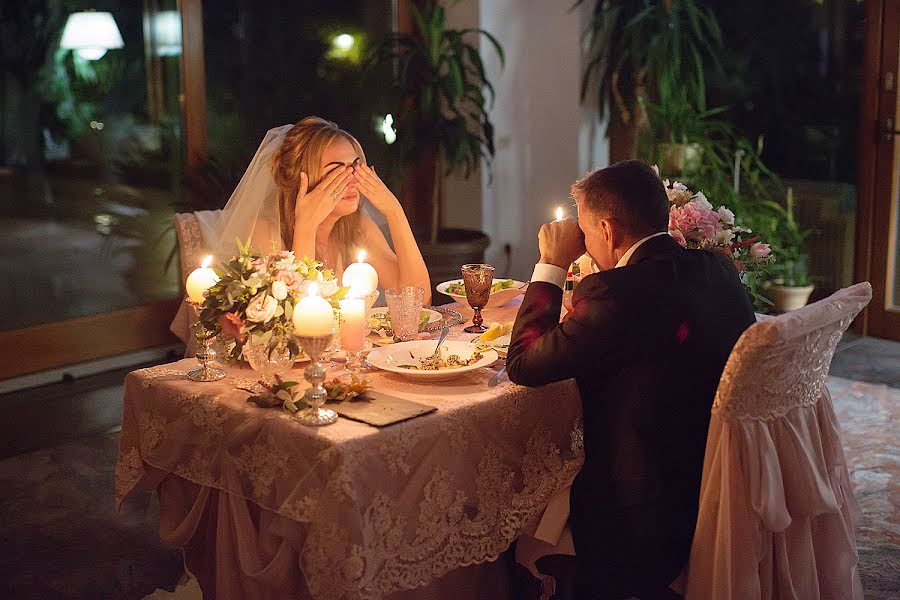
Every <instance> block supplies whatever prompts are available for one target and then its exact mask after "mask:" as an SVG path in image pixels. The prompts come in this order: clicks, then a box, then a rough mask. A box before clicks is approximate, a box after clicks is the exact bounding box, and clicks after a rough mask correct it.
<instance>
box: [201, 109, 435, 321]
mask: <svg viewBox="0 0 900 600" xmlns="http://www.w3.org/2000/svg"><path fill="white" fill-rule="evenodd" d="M360 193H362V195H363V196H365V198H366V199H367V200H368V201H369V203H370V204H371V205H372V206H373V207H374V208H375V209H376V210H378V211H379V212H380V213H381V214H382V215H384V218H385V219H386V221H387V226H388V229H389V231H390V234H391V240H392V241H393V244H394V250H391V247H390V245H389V244H388V242H387V240H386V239H385V237H384V234H382V232H381V230H380V229H379V228H378V225H376V224H375V221H373V220H372V217H370V216H369V215H368V214H367V213H366V211H365V210H364V209H363V207H362V204H361V202H360ZM214 240H215V241H214V242H213V250H214V251H215V252H216V255H217V256H218V257H220V258H221V257H230V256H233V255H234V254H236V253H237V245H236V240H241V241H242V242H245V243H246V241H247V240H250V242H251V243H252V245H253V247H254V248H255V249H256V250H258V251H259V252H262V253H263V254H266V253H269V252H271V251H273V250H281V249H284V250H293V251H294V255H295V256H297V257H298V258H312V257H314V258H316V259H317V260H320V261H322V263H324V265H325V267H326V268H328V269H334V271H335V273H336V275H337V276H338V278H340V276H341V273H343V270H344V267H345V266H347V265H348V264H349V263H351V262H353V261H354V260H356V256H357V252H358V251H359V250H361V249H364V250H365V251H366V256H367V258H366V261H367V262H369V263H370V264H371V265H372V266H373V267H374V268H375V271H376V272H377V273H378V279H379V281H380V283H381V285H382V287H385V288H392V287H397V286H404V285H415V286H419V287H421V288H423V289H425V303H426V304H428V303H430V301H431V291H430V287H431V286H430V282H429V279H428V270H427V269H426V267H425V261H423V260H422V253H421V252H420V251H419V247H418V245H417V244H416V240H415V238H414V237H413V234H412V230H411V229H410V227H409V221H408V220H407V219H406V215H405V214H404V213H403V208H402V207H401V206H400V202H399V201H398V200H397V197H396V196H394V194H393V193H392V192H391V191H390V190H389V189H388V187H387V186H386V185H385V184H384V183H383V182H382V181H381V179H380V178H379V177H378V175H377V174H376V173H375V169H374V167H371V166H369V165H367V164H366V157H365V154H364V153H363V149H362V147H361V146H360V144H359V142H358V141H357V140H356V138H354V137H353V136H352V135H350V134H349V133H347V132H346V131H344V130H342V129H340V128H339V127H338V126H337V125H336V124H334V123H332V122H330V121H326V120H324V119H320V118H318V117H306V118H305V119H303V120H301V121H299V122H297V123H295V124H294V125H284V126H282V127H278V128H275V129H271V130H269V132H268V133H267V134H266V136H265V138H264V139H263V141H262V144H260V146H259V149H258V150H257V151H256V155H255V156H254V157H253V160H252V161H251V163H250V166H249V167H248V168H247V172H246V173H245V174H244V177H243V178H242V179H241V182H240V183H239V184H238V187H237V188H236V189H235V191H234V194H232V196H231V199H230V200H229V201H228V204H227V205H226V206H225V209H224V210H223V211H222V216H221V217H220V218H219V221H218V223H217V225H216V227H215V234H214Z"/></svg>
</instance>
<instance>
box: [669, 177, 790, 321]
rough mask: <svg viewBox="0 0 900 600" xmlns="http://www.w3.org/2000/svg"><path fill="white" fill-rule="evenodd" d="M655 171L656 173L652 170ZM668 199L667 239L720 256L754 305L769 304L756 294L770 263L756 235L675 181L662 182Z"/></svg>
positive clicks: (767, 250) (769, 255)
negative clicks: (673, 239) (732, 266)
mask: <svg viewBox="0 0 900 600" xmlns="http://www.w3.org/2000/svg"><path fill="white" fill-rule="evenodd" d="M654 170H656V171H657V175H658V174H659V171H658V170H657V169H656V167H655V166H654ZM663 183H664V185H665V188H666V195H667V196H668V197H669V202H670V203H671V206H670V208H669V235H671V236H672V237H673V238H675V241H677V242H678V243H679V244H680V245H681V246H682V247H684V248H692V249H697V248H703V249H707V250H713V251H715V252H719V253H721V254H723V255H725V256H726V257H728V259H729V260H731V262H732V264H734V268H735V269H736V270H737V272H738V273H739V274H740V276H741V281H743V282H744V285H746V286H747V288H748V290H749V291H750V294H751V296H752V297H753V300H754V302H755V303H757V304H759V303H764V304H769V302H768V300H766V299H765V298H764V297H763V296H761V295H759V294H757V293H756V282H757V281H758V278H759V277H760V276H761V275H763V274H765V273H766V270H767V265H768V264H769V263H770V262H771V261H772V259H773V257H772V250H771V248H770V247H769V245H768V244H765V243H763V242H762V241H760V237H759V236H758V235H753V232H752V231H751V230H750V229H748V228H746V227H741V226H739V225H737V224H736V223H735V215H734V213H733V212H732V211H731V210H729V209H728V208H726V207H725V206H720V207H719V208H718V209H716V210H713V205H712V203H711V202H710V201H709V199H707V197H706V196H705V195H704V194H703V192H697V193H694V192H692V191H691V190H689V189H688V188H687V186H686V185H684V184H682V183H679V182H677V181H675V182H673V183H669V180H668V179H665V180H663Z"/></svg>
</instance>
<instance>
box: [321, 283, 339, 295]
mask: <svg viewBox="0 0 900 600" xmlns="http://www.w3.org/2000/svg"><path fill="white" fill-rule="evenodd" d="M320 290H321V294H322V296H323V297H324V298H328V297H330V296H333V295H334V294H335V293H336V292H337V291H338V284H337V281H335V280H334V279H331V280H329V281H323V282H322V285H321V287H320Z"/></svg>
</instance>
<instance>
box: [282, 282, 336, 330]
mask: <svg viewBox="0 0 900 600" xmlns="http://www.w3.org/2000/svg"><path fill="white" fill-rule="evenodd" d="M292 320H293V322H294V333H296V334H297V335H305V336H323V335H328V334H330V333H331V324H332V322H333V321H334V310H332V308H331V305H330V304H328V301H327V300H325V298H323V297H321V296H319V289H318V288H317V287H316V284H312V285H310V286H309V295H308V296H306V297H305V298H301V299H300V302H298V303H297V306H295V307H294V316H293V319H292Z"/></svg>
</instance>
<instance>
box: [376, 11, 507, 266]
mask: <svg viewBox="0 0 900 600" xmlns="http://www.w3.org/2000/svg"><path fill="white" fill-rule="evenodd" d="M410 10H411V12H412V17H413V24H414V26H413V31H412V32H411V33H396V34H392V35H390V36H388V37H387V38H386V39H385V40H384V41H383V42H382V43H381V44H379V45H378V46H377V48H376V50H375V52H374V54H373V55H372V58H371V66H372V67H373V68H378V67H381V70H382V72H384V71H386V72H388V73H390V74H391V79H392V82H393V89H394V92H395V94H396V101H397V104H398V105H399V106H400V107H401V109H400V111H399V116H398V118H397V139H398V141H399V142H402V144H403V146H404V147H405V149H404V151H403V155H404V160H405V162H406V163H407V164H408V165H409V166H410V172H411V173H413V174H415V175H416V178H417V179H418V181H417V183H418V188H417V189H418V191H419V193H418V198H416V203H417V204H418V206H414V207H407V208H412V209H413V210H412V213H413V215H414V225H415V229H416V233H417V234H418V237H420V239H422V241H423V243H420V248H421V250H422V254H423V256H424V258H425V262H426V264H427V265H428V267H429V272H430V273H431V275H432V277H433V278H434V279H436V280H437V281H440V278H448V277H452V276H457V277H458V276H459V265H460V264H462V263H464V262H482V261H483V260H484V251H485V249H486V248H487V246H488V244H489V243H490V239H489V238H488V236H487V235H486V234H484V233H482V232H480V231H470V230H460V229H445V228H443V227H442V213H443V201H444V198H443V180H444V177H445V176H446V175H448V174H450V173H452V172H461V173H462V174H463V176H464V177H468V176H469V175H470V174H471V173H472V172H474V171H475V170H476V169H477V168H478V166H479V165H480V164H481V160H482V158H486V159H488V160H490V159H491V158H492V157H493V155H494V128H493V125H492V124H491V121H490V119H489V118H488V113H487V109H488V98H487V97H486V94H489V95H490V99H491V100H493V94H494V90H493V86H492V85H491V83H490V81H488V79H487V77H486V75H485V71H484V65H483V63H482V61H481V57H480V56H479V53H478V48H477V47H476V46H474V45H473V42H474V41H475V39H474V38H477V37H479V36H484V38H485V39H487V41H488V42H489V43H490V44H491V45H492V46H493V48H494V49H495V50H496V52H497V54H498V56H499V57H500V63H501V65H502V64H503V60H504V57H503V49H502V48H501V47H500V44H499V42H497V40H496V39H495V38H494V36H492V35H491V34H490V33H488V32H486V31H484V30H482V29H449V28H447V26H446V18H445V13H444V9H443V7H441V6H440V5H439V4H438V3H437V2H436V1H434V0H426V1H425V2H423V3H422V4H421V8H419V7H417V6H416V5H415V4H410ZM407 181H408V182H409V177H408V178H407ZM404 196H407V197H408V196H409V194H404Z"/></svg>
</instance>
